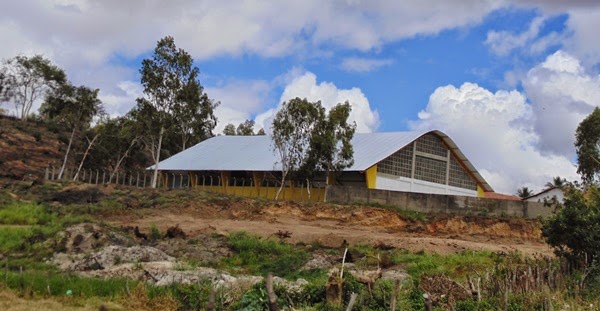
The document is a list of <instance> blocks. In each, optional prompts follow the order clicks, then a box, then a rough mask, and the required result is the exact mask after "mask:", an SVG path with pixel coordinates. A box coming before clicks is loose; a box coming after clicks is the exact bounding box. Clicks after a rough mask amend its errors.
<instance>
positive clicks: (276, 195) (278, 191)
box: [275, 172, 286, 200]
mask: <svg viewBox="0 0 600 311" xmlns="http://www.w3.org/2000/svg"><path fill="white" fill-rule="evenodd" d="M285 175H286V174H285V173H283V172H281V186H280V187H279V190H277V194H275V200H279V194H280V193H281V190H283V187H284V186H285Z"/></svg>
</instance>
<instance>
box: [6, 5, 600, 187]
mask: <svg viewBox="0 0 600 311" xmlns="http://www.w3.org/2000/svg"><path fill="white" fill-rule="evenodd" d="M598 29H600V1H595V0H573V1H561V0H546V1H542V0H521V1H517V0H453V1H437V0H404V1H377V0H370V1H367V0H346V1H336V0H331V1H320V0H298V1H296V0H289V1H258V0H245V1H220V0H204V1H203V0H171V1H159V0H129V1H122V0H5V1H2V2H0V42H1V43H2V47H1V48H0V59H6V58H10V57H14V56H16V55H34V54H43V55H44V56H45V57H47V58H49V59H51V60H52V61H53V62H54V63H55V64H57V65H58V66H60V67H61V68H64V69H65V71H66V72H67V75H68V77H69V79H70V80H71V81H72V82H73V83H75V84H78V85H79V84H83V85H87V86H89V87H93V88H99V89H100V98H101V100H102V101H103V103H104V105H105V107H106V110H107V111H108V112H109V113H110V114H111V115H113V116H117V115H123V114H125V113H127V112H128V111H129V110H130V109H131V108H132V107H133V106H134V105H135V99H136V98H137V97H141V96H143V92H142V87H141V84H140V75H139V69H140V67H141V61H142V60H143V59H144V58H148V57H150V56H151V55H152V52H153V49H154V47H155V46H156V42H157V41H158V40H160V39H161V38H162V37H164V36H167V35H170V36H173V37H174V38H175V42H176V44H177V46H178V47H180V48H183V49H185V50H186V51H187V52H188V53H190V54H191V55H192V57H193V58H194V60H195V65H196V66H197V67H198V68H199V69H200V71H201V77H200V80H201V83H202V85H203V86H204V88H205V91H206V92H207V94H208V96H209V97H210V98H212V99H214V100H215V101H218V102H220V105H219V106H218V108H217V109H216V111H215V114H216V116H217V117H218V125H217V128H216V129H215V134H218V133H221V132H222V130H223V128H224V127H225V125H226V124H228V123H234V124H239V123H240V122H243V121H244V120H246V119H251V120H255V121H256V129H257V130H258V129H259V128H264V129H265V130H267V132H268V131H269V128H270V123H271V120H272V118H273V116H274V114H275V113H276V111H277V109H278V108H279V107H280V105H281V103H282V102H284V101H286V100H289V99H291V98H294V97H301V98H307V99H308V100H310V101H317V100H320V101H321V102H322V103H323V105H324V106H325V107H332V106H333V105H335V104H337V103H341V102H345V101H348V102H350V104H351V105H352V108H353V110H352V114H351V119H352V120H354V121H355V122H356V124H357V130H358V131H359V132H393V131H427V130H432V129H438V130H441V131H443V132H445V133H446V134H448V135H449V136H450V137H451V138H452V139H453V140H454V141H455V142H456V143H457V145H458V146H459V147H460V148H461V150H463V152H464V153H465V154H466V156H467V157H468V158H469V159H470V160H471V162H473V164H474V165H475V167H476V168H477V169H478V170H479V171H480V173H481V174H482V175H483V176H484V178H485V179H486V180H487V181H488V182H489V183H490V184H491V185H492V187H493V188H494V189H495V190H496V191H497V192H503V193H509V194H513V193H515V191H516V189H517V188H520V187H522V186H527V187H529V188H530V189H532V190H534V191H540V190H542V188H543V187H544V184H545V183H546V182H548V181H550V180H551V179H552V177H555V176H561V177H564V178H567V179H568V180H576V179H577V178H578V177H577V174H576V155H575V149H574V145H573V144H574V140H575V139H574V133H575V129H576V127H577V125H578V124H579V122H581V120H583V118H585V116H586V115H588V114H589V113H591V112H592V110H593V109H594V107H598V106H600V76H599V70H600V39H598V35H597V30H598Z"/></svg>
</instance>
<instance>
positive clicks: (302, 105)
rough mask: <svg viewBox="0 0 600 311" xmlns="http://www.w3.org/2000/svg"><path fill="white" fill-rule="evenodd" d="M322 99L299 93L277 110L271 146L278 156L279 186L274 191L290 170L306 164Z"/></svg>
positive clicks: (283, 181) (282, 184)
mask: <svg viewBox="0 0 600 311" xmlns="http://www.w3.org/2000/svg"><path fill="white" fill-rule="evenodd" d="M323 111H324V108H323V106H322V105H321V102H316V103H311V102H309V101H308V100H306V99H300V98H298V97H296V98H294V99H292V100H290V101H287V102H284V103H283V104H282V105H281V109H280V110H279V111H277V114H276V115H275V118H274V119H273V124H272V135H271V139H272V147H273V150H274V151H275V152H276V153H277V154H278V156H279V164H280V169H281V186H280V187H279V190H278V191H277V194H276V195H275V199H278V198H279V194H280V193H281V191H282V190H283V187H284V186H285V182H286V178H287V176H288V174H289V173H290V172H294V171H298V170H299V169H300V168H301V167H303V166H305V162H306V160H307V155H308V151H309V148H310V140H311V137H312V133H313V131H314V129H315V127H316V126H317V123H318V122H319V119H320V118H321V115H322V114H323Z"/></svg>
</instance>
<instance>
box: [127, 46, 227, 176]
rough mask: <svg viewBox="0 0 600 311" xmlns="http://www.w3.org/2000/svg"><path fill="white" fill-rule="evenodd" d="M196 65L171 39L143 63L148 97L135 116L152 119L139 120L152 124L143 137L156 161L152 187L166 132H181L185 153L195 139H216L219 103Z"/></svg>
mask: <svg viewBox="0 0 600 311" xmlns="http://www.w3.org/2000/svg"><path fill="white" fill-rule="evenodd" d="M193 62H194V61H193V59H192V57H191V56H190V55H189V54H188V53H187V52H186V51H184V50H183V49H179V48H177V47H176V46H175V40H174V39H173V37H170V36H167V37H164V38H162V39H161V40H159V41H158V43H157V45H156V48H155V49H154V54H153V55H152V56H151V57H150V58H147V59H144V60H143V61H142V68H141V69H140V74H141V83H142V86H143V88H144V95H145V97H144V98H138V99H137V108H136V110H137V112H136V113H134V115H138V116H139V115H144V116H145V117H147V118H149V120H140V119H139V118H138V119H137V120H138V121H141V122H142V124H145V125H148V124H149V123H150V124H151V127H146V128H145V131H144V133H143V134H144V136H145V137H144V142H145V143H146V147H147V148H148V149H149V151H150V154H151V156H152V159H153V161H154V174H153V178H152V187H156V184H157V179H158V163H159V162H160V159H161V152H162V148H163V138H164V137H165V132H166V131H173V132H177V133H178V135H179V136H180V138H181V139H180V148H181V149H180V150H183V149H185V148H186V146H187V145H188V144H189V142H190V141H191V140H192V139H199V140H200V139H203V138H206V137H209V136H212V130H213V129H214V127H215V125H216V121H217V120H216V118H215V116H214V114H213V109H214V108H215V107H216V106H217V105H218V103H215V102H213V101H212V100H210V99H209V98H208V96H207V95H206V94H205V93H204V91H203V88H202V86H201V85H200V82H199V81H198V76H199V73H200V70H199V69H198V68H197V67H195V66H193ZM150 114H151V115H150Z"/></svg>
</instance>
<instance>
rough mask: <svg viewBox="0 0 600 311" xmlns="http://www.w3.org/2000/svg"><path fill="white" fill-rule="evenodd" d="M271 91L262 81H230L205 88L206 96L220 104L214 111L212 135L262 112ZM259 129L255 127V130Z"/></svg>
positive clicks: (268, 85)
mask: <svg viewBox="0 0 600 311" xmlns="http://www.w3.org/2000/svg"><path fill="white" fill-rule="evenodd" d="M271 89H272V85H271V83H269V82H268V81H263V80H231V81H227V82H225V83H223V84H222V85H218V86H215V87H207V88H206V93H207V94H208V96H209V97H210V98H211V99H214V100H216V101H219V102H221V104H220V105H219V106H218V107H217V109H216V110H215V116H216V117H217V119H218V122H217V127H216V128H215V130H214V133H215V134H220V133H222V132H223V129H224V128H225V126H226V125H227V124H229V123H233V124H234V125H236V126H237V125H238V124H240V123H242V122H244V121H246V120H251V119H253V117H254V116H255V115H256V114H257V113H260V112H263V111H264V110H265V109H266V107H265V105H266V104H267V103H268V101H267V97H268V95H269V92H270V91H271ZM259 129H260V127H257V128H256V129H255V130H259Z"/></svg>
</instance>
